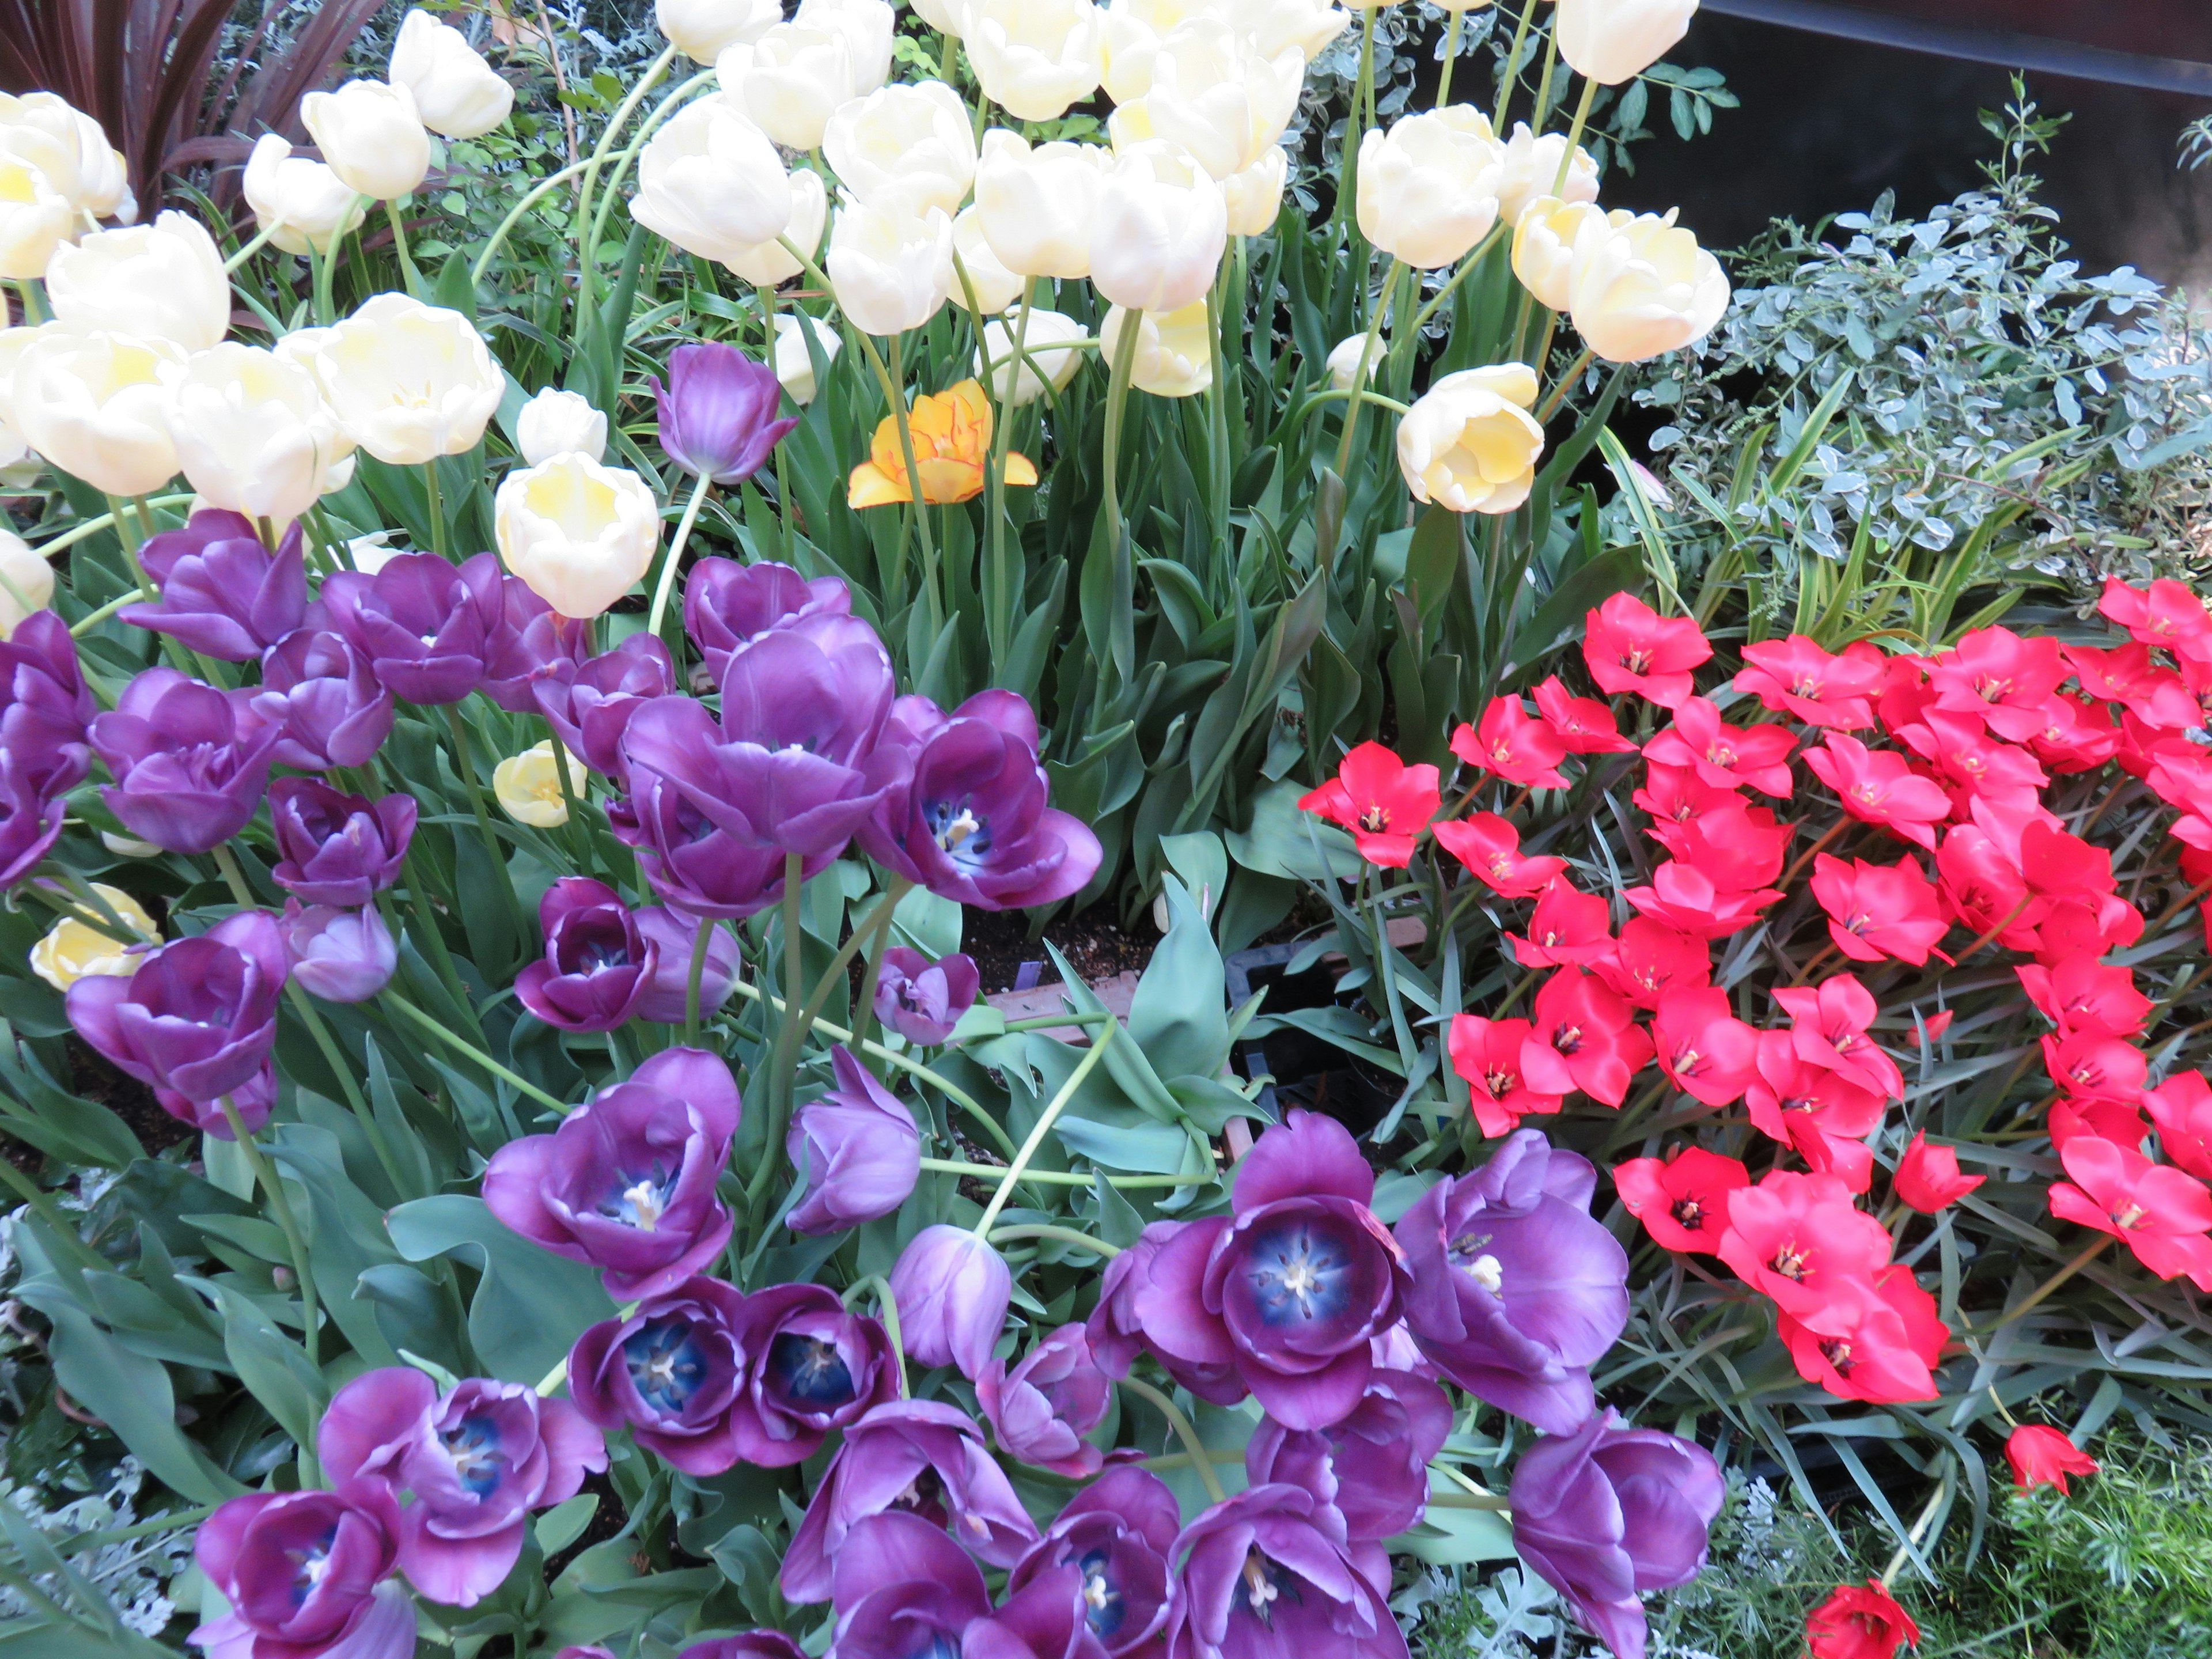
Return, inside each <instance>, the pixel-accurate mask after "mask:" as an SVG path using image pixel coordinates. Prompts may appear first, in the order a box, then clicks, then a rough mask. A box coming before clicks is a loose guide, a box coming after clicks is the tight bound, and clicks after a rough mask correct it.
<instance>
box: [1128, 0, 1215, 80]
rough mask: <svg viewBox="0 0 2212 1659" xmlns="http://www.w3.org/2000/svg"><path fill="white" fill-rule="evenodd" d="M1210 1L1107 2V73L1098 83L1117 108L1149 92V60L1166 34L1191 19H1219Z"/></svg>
mask: <svg viewBox="0 0 2212 1659" xmlns="http://www.w3.org/2000/svg"><path fill="white" fill-rule="evenodd" d="M1218 15H1220V8H1219V7H1218V5H1215V4H1212V3H1209V0H1107V4H1106V6H1105V8H1104V16H1103V19H1102V20H1101V21H1102V24H1103V27H1104V29H1105V37H1104V38H1105V53H1106V73H1105V76H1104V77H1103V81H1102V82H1101V84H1102V85H1103V86H1104V87H1105V88H1106V95H1107V96H1108V97H1109V98H1110V99H1112V100H1114V102H1115V103H1116V104H1127V103H1132V102H1133V101H1135V100H1137V99H1139V98H1142V97H1143V96H1144V95H1145V94H1146V93H1148V92H1150V91H1151V90H1152V60H1153V59H1154V58H1158V56H1159V51H1160V41H1161V40H1162V39H1163V38H1164V37H1165V36H1166V35H1167V33H1169V32H1170V30H1172V29H1174V28H1176V27H1178V26H1179V25H1181V24H1182V23H1186V22H1188V21H1190V20H1191V19H1192V18H1194V17H1218Z"/></svg>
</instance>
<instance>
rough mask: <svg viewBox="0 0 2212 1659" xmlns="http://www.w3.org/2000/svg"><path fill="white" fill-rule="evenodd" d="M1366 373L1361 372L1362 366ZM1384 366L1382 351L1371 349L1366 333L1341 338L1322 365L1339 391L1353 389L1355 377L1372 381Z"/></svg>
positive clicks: (1331, 382)
mask: <svg viewBox="0 0 2212 1659" xmlns="http://www.w3.org/2000/svg"><path fill="white" fill-rule="evenodd" d="M1363 365H1364V368H1365V374H1364V376H1362V374H1361V368H1362V366H1363ZM1382 366H1383V353H1382V351H1381V350H1380V349H1376V350H1372V351H1370V350H1369V349H1368V344H1367V337H1366V336H1365V335H1364V334H1352V335H1347V336H1346V337H1344V338H1343V339H1341V340H1339V341H1338V342H1337V343H1336V344H1335V345H1334V346H1333V347H1331V348H1330V349H1329V354H1328V360H1327V362H1325V363H1324V364H1323V365H1322V367H1323V368H1326V369H1327V370H1328V383H1329V385H1330V386H1333V387H1334V388H1335V389H1336V390H1337V391H1339V392H1349V391H1351V390H1352V380H1354V379H1355V378H1364V379H1365V380H1369V381H1372V380H1374V379H1375V371H1376V369H1378V368H1381V367H1382Z"/></svg>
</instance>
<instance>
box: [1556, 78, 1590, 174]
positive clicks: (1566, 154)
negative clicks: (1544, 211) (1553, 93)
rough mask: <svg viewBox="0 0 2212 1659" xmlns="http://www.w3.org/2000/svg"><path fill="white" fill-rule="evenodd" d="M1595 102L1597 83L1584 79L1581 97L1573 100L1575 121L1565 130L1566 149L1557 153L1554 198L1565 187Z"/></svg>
mask: <svg viewBox="0 0 2212 1659" xmlns="http://www.w3.org/2000/svg"><path fill="white" fill-rule="evenodd" d="M1596 101H1597V82H1595V81H1591V80H1588V79H1585V80H1584V81H1583V91H1582V96H1581V97H1579V98H1577V99H1576V100H1575V119H1574V125H1571V127H1569V128H1568V129H1567V147H1566V149H1564V150H1561V151H1560V152H1559V177H1558V178H1556V179H1553V181H1552V194H1553V195H1554V196H1556V195H1558V194H1559V192H1560V191H1563V190H1565V188H1566V187H1567V174H1568V173H1571V172H1572V171H1573V169H1574V165H1575V149H1576V147H1577V145H1579V144H1580V143H1582V141H1583V128H1584V127H1586V126H1588V125H1589V112H1590V106H1591V105H1592V104H1594V103H1595V102H1596Z"/></svg>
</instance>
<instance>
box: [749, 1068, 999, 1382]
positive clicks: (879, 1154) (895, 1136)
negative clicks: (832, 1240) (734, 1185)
mask: <svg viewBox="0 0 2212 1659" xmlns="http://www.w3.org/2000/svg"><path fill="white" fill-rule="evenodd" d="M829 1064H830V1069H831V1073H832V1074H833V1076H834V1077H835V1078H836V1086H834V1087H833V1088H832V1089H831V1090H830V1091H829V1093H827V1094H825V1095H822V1096H819V1097H817V1098H815V1099H813V1100H811V1101H809V1102H808V1103H806V1104H805V1105H804V1106H801V1107H800V1108H799V1109H798V1110H797V1111H796V1112H794V1113H793V1115H792V1119H791V1127H790V1129H789V1131H788V1132H787V1133H786V1135H785V1150H786V1152H787V1155H788V1156H789V1158H790V1159H791V1166H792V1168H793V1169H794V1170H798V1171H799V1175H800V1176H801V1178H802V1179H803V1180H804V1182H805V1193H804V1194H803V1196H802V1197H801V1198H800V1200H799V1203H798V1204H797V1205H795V1206H793V1209H792V1212H791V1213H790V1215H789V1216H787V1218H785V1225H787V1226H788V1227H789V1228H790V1229H791V1230H792V1231H793V1232H795V1233H834V1232H841V1231H843V1230H845V1229H846V1228H848V1227H857V1226H859V1225H860V1224H861V1223H862V1222H864V1221H873V1220H875V1219H876V1218H878V1217H879V1216H886V1215H890V1213H892V1212H894V1211H896V1209H897V1208H898V1206H900V1205H902V1204H903V1203H905V1202H906V1200H907V1195H908V1194H909V1193H911V1192H913V1191H914V1183H915V1180H916V1178H917V1177H918V1176H920V1175H921V1134H920V1133H919V1132H917V1131H916V1129H915V1127H914V1118H913V1115H912V1114H910V1113H909V1112H908V1110H907V1109H906V1108H905V1107H903V1106H902V1105H900V1104H899V1103H898V1100H897V1098H896V1097H895V1096H893V1095H892V1094H891V1093H890V1091H889V1090H887V1089H885V1088H884V1085H882V1084H880V1083H878V1082H877V1081H876V1080H875V1079H873V1078H872V1077H871V1076H869V1075H868V1073H867V1072H866V1069H865V1068H864V1067H863V1066H861V1065H860V1061H858V1060H854V1058H853V1056H852V1054H850V1053H849V1052H848V1050H847V1049H846V1048H844V1047H843V1046H842V1044H841V1045H839V1046H837V1047H836V1048H831V1049H830V1050H829ZM993 1334H994V1336H995V1335H996V1334H997V1333H996V1332H994V1333H993ZM912 1346H913V1344H912V1342H911V1341H910V1340H909V1341H908V1347H909V1348H911V1347H912Z"/></svg>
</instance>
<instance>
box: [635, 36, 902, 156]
mask: <svg viewBox="0 0 2212 1659" xmlns="http://www.w3.org/2000/svg"><path fill="white" fill-rule="evenodd" d="M714 78H715V79H716V80H717V81H719V82H720V83H721V87H722V96H723V98H724V99H726V100H727V101H728V102H729V104H730V105H731V106H733V107H734V108H735V109H736V110H737V112H738V113H739V114H740V115H742V116H744V118H746V119H747V120H749V121H750V122H751V123H752V124H753V125H755V126H757V127H758V128H760V130H761V131H763V132H765V133H766V134H768V136H769V137H771V138H773V139H775V142H776V143H779V144H783V145H786V146H787V147H788V148H790V149H820V148H821V147H822V133H823V128H825V127H826V126H828V125H829V118H830V116H832V115H833V114H835V113H836V112H837V111H838V110H839V109H841V108H842V107H843V106H845V105H846V104H848V103H849V102H851V101H852V100H853V99H854V98H855V97H857V96H859V95H860V88H859V86H858V84H857V77H856V76H855V75H854V69H853V48H852V46H851V44H850V43H849V42H848V40H846V39H845V37H844V36H843V35H842V34H840V33H838V32H837V31H836V30H835V29H830V28H817V27H812V26H811V25H809V24H805V23H800V22H797V21H793V22H789V23H778V24H777V25H776V26H775V27H774V28H772V29H770V30H769V31H768V33H765V34H763V35H762V36H761V38H760V39H759V40H756V41H752V42H750V44H748V43H745V42H742V41H741V42H739V43H738V45H736V46H731V47H729V48H727V49H726V50H725V51H724V52H722V54H721V56H720V57H719V58H715V59H714ZM693 107H694V108H696V107H697V106H696V105H695V106H693ZM687 113H688V112H687ZM678 119H681V117H678Z"/></svg>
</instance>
